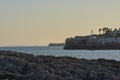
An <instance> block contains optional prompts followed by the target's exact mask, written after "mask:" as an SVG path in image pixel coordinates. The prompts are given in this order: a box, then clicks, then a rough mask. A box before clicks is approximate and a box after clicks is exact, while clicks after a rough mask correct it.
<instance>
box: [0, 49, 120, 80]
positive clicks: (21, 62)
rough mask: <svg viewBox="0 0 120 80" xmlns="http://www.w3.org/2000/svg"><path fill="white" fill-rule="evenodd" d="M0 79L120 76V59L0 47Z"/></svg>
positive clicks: (104, 79) (110, 79)
mask: <svg viewBox="0 0 120 80" xmlns="http://www.w3.org/2000/svg"><path fill="white" fill-rule="evenodd" d="M0 80H120V62H119V61H114V60H105V59H98V60H86V59H76V58H71V57H53V56H39V55H38V56H33V55H31V54H24V53H18V52H11V51H0Z"/></svg>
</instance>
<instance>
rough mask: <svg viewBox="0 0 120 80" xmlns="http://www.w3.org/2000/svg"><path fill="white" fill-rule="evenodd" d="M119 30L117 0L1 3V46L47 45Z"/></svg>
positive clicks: (9, 0) (119, 3)
mask: <svg viewBox="0 0 120 80" xmlns="http://www.w3.org/2000/svg"><path fill="white" fill-rule="evenodd" d="M100 27H111V28H115V27H117V28H119V27H120V0H0V46H18V45H20V46H22V45H23V46H29V45H35V46H36V45H47V44H48V43H51V42H56V43H57V42H64V40H65V39H66V38H67V37H74V36H80V35H88V34H90V32H91V30H94V33H98V29H99V28H100Z"/></svg>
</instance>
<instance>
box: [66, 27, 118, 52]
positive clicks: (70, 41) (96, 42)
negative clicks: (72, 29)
mask: <svg viewBox="0 0 120 80" xmlns="http://www.w3.org/2000/svg"><path fill="white" fill-rule="evenodd" d="M64 49H87V50H104V49H107V50H112V49H113V50H115V49H117V50H119V49H120V29H119V30H116V29H115V30H114V31H110V29H109V28H106V32H104V34H99V35H98V34H97V35H96V34H94V35H93V34H91V35H88V36H76V37H74V38H67V39H66V40H65V46H64Z"/></svg>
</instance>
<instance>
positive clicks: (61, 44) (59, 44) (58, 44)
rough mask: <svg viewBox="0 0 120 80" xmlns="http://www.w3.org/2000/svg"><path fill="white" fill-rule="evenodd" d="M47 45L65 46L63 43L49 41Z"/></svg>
mask: <svg viewBox="0 0 120 80" xmlns="http://www.w3.org/2000/svg"><path fill="white" fill-rule="evenodd" d="M48 46H65V43H50V44H49V45H48Z"/></svg>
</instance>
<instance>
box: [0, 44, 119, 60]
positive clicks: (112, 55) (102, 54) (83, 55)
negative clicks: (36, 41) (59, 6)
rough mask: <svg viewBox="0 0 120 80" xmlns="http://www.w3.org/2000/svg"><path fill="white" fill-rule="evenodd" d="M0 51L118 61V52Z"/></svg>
mask: <svg viewBox="0 0 120 80" xmlns="http://www.w3.org/2000/svg"><path fill="white" fill-rule="evenodd" d="M0 50H4V51H17V52H23V53H28V54H33V55H50V56H69V57H76V58H85V59H99V58H105V59H114V60H117V61H120V50H64V49H63V47H60V46H49V47H48V46H36V47H35V46H31V47H0Z"/></svg>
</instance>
